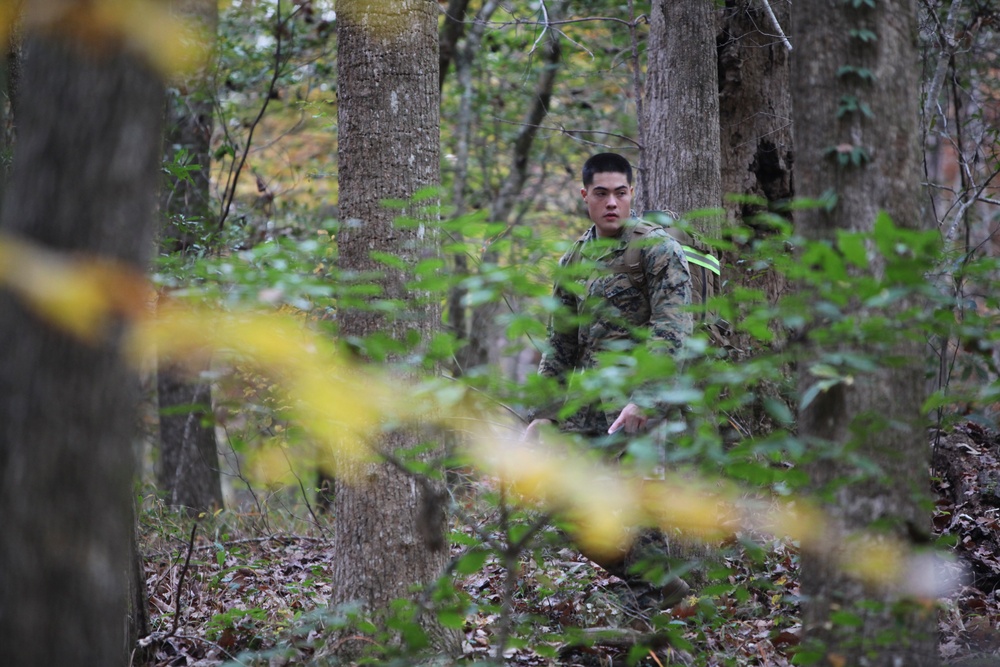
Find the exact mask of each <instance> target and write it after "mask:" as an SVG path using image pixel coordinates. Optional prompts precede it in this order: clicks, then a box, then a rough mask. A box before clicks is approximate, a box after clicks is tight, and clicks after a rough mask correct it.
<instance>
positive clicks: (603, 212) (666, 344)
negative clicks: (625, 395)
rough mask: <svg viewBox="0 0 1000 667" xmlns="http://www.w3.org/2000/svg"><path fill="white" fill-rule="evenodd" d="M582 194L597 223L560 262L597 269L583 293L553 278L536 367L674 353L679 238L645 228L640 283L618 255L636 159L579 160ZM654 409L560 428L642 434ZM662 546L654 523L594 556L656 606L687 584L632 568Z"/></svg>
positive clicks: (680, 338) (684, 322) (586, 415)
mask: <svg viewBox="0 0 1000 667" xmlns="http://www.w3.org/2000/svg"><path fill="white" fill-rule="evenodd" d="M580 194H581V196H582V197H583V200H584V202H585V203H586V205H587V211H588V214H589V216H590V220H591V222H593V226H591V227H590V229H588V230H587V232H586V233H585V234H584V235H583V236H581V237H580V239H579V240H578V241H577V242H576V243H575V244H574V245H573V247H572V248H571V249H570V250H569V251H568V252H567V253H566V254H565V255H564V256H563V258H562V259H561V260H560V266H563V267H566V266H568V265H570V264H573V263H577V262H584V263H585V265H586V266H593V271H591V272H589V275H588V276H586V277H585V278H584V279H582V280H581V282H583V283H584V284H585V286H586V290H585V296H577V294H575V293H574V292H572V291H570V290H568V289H567V288H566V287H565V286H564V285H562V284H560V283H559V282H556V285H555V288H554V294H555V296H556V298H557V299H558V300H559V301H560V303H561V304H562V310H563V316H556V317H554V318H553V320H552V322H550V324H549V334H548V345H547V348H546V350H545V352H544V354H543V356H542V360H541V364H540V365H539V369H538V372H539V374H540V375H542V376H545V377H552V378H557V379H559V380H561V381H563V382H564V383H566V384H567V385H569V384H570V380H571V378H572V375H573V374H574V373H575V372H577V371H583V370H588V369H594V368H596V367H597V366H598V359H597V353H598V352H601V351H602V350H607V349H610V348H613V349H622V347H623V346H625V347H627V345H628V344H629V343H631V344H633V345H638V344H644V345H647V346H649V347H650V348H651V349H656V350H658V351H662V352H664V353H667V354H672V353H674V352H676V351H677V350H678V349H679V348H680V346H681V345H682V344H683V342H684V340H685V338H686V337H687V336H688V335H690V334H691V328H692V321H691V314H690V312H689V311H688V310H687V309H686V308H685V306H688V305H690V304H691V274H690V270H689V268H688V263H687V259H686V258H685V255H684V251H683V250H682V248H681V246H680V244H679V243H677V241H675V240H674V239H673V238H672V237H670V236H669V235H668V234H667V233H666V232H665V231H664V230H663V229H660V228H655V229H651V230H650V231H648V232H647V233H646V234H644V238H643V244H642V248H641V252H640V259H641V264H642V273H643V274H644V276H645V281H644V284H643V285H642V286H638V285H636V284H634V279H633V277H631V276H630V275H629V274H628V272H626V271H624V268H623V265H622V263H621V261H620V260H621V257H622V255H623V254H624V253H625V250H626V248H627V246H628V243H629V239H630V238H631V236H632V235H631V234H630V233H629V229H628V227H629V225H634V224H636V220H635V219H634V218H632V215H631V203H632V195H633V187H632V167H631V165H629V162H628V160H626V159H625V158H624V157H622V156H621V155H617V154H615V153H599V154H597V155H594V156H593V157H591V158H590V159H589V160H587V162H586V163H585V164H584V166H583V188H582V189H581V190H580ZM633 242H635V241H633ZM566 314H568V317H567V316H566ZM640 329H646V330H647V333H648V338H646V340H645V342H642V343H640V341H639V340H638V337H637V336H636V331H637V330H640ZM636 400H638V399H636ZM559 407H560V406H549V407H546V408H541V409H539V410H536V411H535V412H534V413H533V414H532V418H531V421H530V424H529V425H528V427H527V429H526V431H525V436H526V437H527V438H534V437H536V436H537V434H538V430H539V429H540V428H542V427H543V426H544V425H546V424H554V423H555V420H556V417H557V414H558V412H559ZM646 407H647V408H648V407H649V406H646ZM650 416H651V415H650V414H649V413H648V412H647V411H646V410H645V409H644V408H643V407H640V405H638V404H637V402H633V401H630V402H628V403H627V404H626V405H624V406H623V407H621V408H620V409H611V410H608V409H602V407H601V406H596V405H588V406H584V407H583V408H581V409H580V410H578V411H577V412H576V413H574V414H572V415H570V416H568V417H566V418H564V419H563V420H562V421H560V422H558V424H557V425H558V427H559V429H560V430H562V431H566V432H574V433H580V434H582V435H585V436H588V437H592V438H598V437H601V436H606V435H607V434H612V433H616V432H618V431H619V430H621V431H623V432H624V433H625V434H637V433H640V432H642V431H643V430H644V429H645V427H646V425H647V422H648V420H649V418H650ZM661 546H662V539H661V536H659V534H658V533H656V531H642V532H641V534H640V537H639V539H638V540H637V541H636V546H635V547H633V548H632V549H631V550H630V551H629V552H628V553H625V554H623V555H622V558H621V559H619V560H617V561H614V562H608V561H607V559H602V560H603V561H604V562H602V560H598V563H599V564H600V565H602V566H603V567H604V568H605V569H606V570H608V571H609V572H610V573H612V574H615V575H616V576H619V577H620V578H622V579H623V580H624V581H625V582H626V583H627V584H628V586H629V589H631V591H632V592H633V593H634V594H635V595H636V596H637V597H640V598H645V599H646V601H648V600H649V598H650V597H651V596H650V594H651V593H653V595H652V598H654V599H655V601H656V602H657V603H658V604H659V606H662V607H666V606H670V605H672V604H673V603H675V602H677V601H678V600H680V599H681V598H682V597H683V596H684V595H685V594H686V593H687V591H688V587H687V585H686V584H684V582H683V581H681V580H680V579H677V578H673V579H671V580H670V581H668V582H667V583H666V584H665V585H664V586H662V587H659V588H656V589H655V590H654V587H651V586H650V585H649V584H648V583H646V582H645V581H643V580H642V577H641V576H639V575H638V574H637V573H636V572H635V571H634V569H635V568H633V567H632V566H633V565H634V564H636V563H638V562H639V561H641V560H644V559H647V558H649V557H652V558H656V557H657V556H660V555H662V553H661V552H662V549H661Z"/></svg>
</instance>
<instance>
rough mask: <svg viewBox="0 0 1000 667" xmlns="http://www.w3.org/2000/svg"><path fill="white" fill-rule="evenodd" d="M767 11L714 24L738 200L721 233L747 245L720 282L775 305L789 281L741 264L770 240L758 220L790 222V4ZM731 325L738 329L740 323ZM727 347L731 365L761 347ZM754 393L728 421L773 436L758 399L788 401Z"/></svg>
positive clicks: (728, 165)
mask: <svg viewBox="0 0 1000 667" xmlns="http://www.w3.org/2000/svg"><path fill="white" fill-rule="evenodd" d="M770 6H771V8H772V10H773V15H774V18H773V19H772V18H771V14H769V13H768V12H767V11H766V10H765V8H764V4H763V3H762V2H760V1H759V0H738V1H736V2H730V3H727V7H726V9H725V10H724V11H723V12H722V14H721V16H720V23H719V34H718V37H717V44H718V66H719V126H720V138H721V148H722V153H721V154H722V165H721V167H722V192H723V193H724V195H738V196H739V197H738V198H735V199H732V200H729V201H726V202H725V203H724V205H725V207H726V225H727V227H732V228H734V229H738V230H741V231H742V232H749V234H746V238H747V241H746V243H741V244H738V245H737V247H736V249H735V250H733V251H731V252H728V253H722V256H721V257H720V259H721V261H722V265H723V267H724V268H723V280H724V281H725V282H726V285H727V289H726V291H727V292H732V291H733V290H734V289H735V288H738V287H745V288H747V289H751V290H760V291H762V292H763V295H764V298H765V299H766V300H767V303H769V304H774V303H776V302H777V301H778V299H779V298H780V297H781V296H783V295H784V294H785V293H786V292H787V291H788V281H787V280H786V279H785V277H784V276H783V275H782V274H781V273H779V272H777V271H775V270H773V269H772V268H770V267H769V266H761V264H760V263H757V262H750V261H747V256H748V255H749V254H750V253H751V252H753V246H754V245H755V244H756V243H757V242H759V241H760V240H761V239H762V238H764V237H766V236H767V235H768V234H770V233H772V230H771V228H770V227H768V226H762V225H761V224H760V223H759V221H758V220H756V219H755V218H756V216H758V215H760V214H762V213H768V212H771V213H777V214H778V215H785V216H791V212H790V211H789V210H788V208H787V204H788V203H789V202H790V200H791V198H792V196H793V195H794V192H793V189H792V184H793V177H792V157H793V154H792V97H791V87H790V86H791V80H790V69H789V61H790V57H791V52H790V51H789V50H788V48H787V46H788V45H787V43H786V41H785V40H783V39H782V38H781V36H780V35H782V34H783V33H784V32H786V31H787V30H788V28H789V20H790V19H789V3H787V2H771V3H770ZM775 22H777V25H775ZM805 48H806V49H808V47H805ZM750 198H755V199H756V200H757V201H758V202H759V203H757V202H753V201H750ZM728 237H729V238H737V237H738V236H737V235H734V234H729V235H728ZM737 307H738V308H745V307H747V306H744V305H742V304H737ZM749 307H754V306H753V305H751V306H749ZM734 319H735V320H736V321H737V322H738V321H739V319H740V317H739V316H737V317H736V318H734ZM774 328H775V334H776V336H777V340H778V341H783V340H784V338H785V334H786V332H785V330H784V328H782V327H779V326H775V327H774ZM730 342H731V343H732V349H731V350H730V351H729V358H730V359H731V360H732V361H733V362H734V363H740V362H741V361H743V360H745V359H747V358H749V357H752V356H754V355H756V354H759V353H760V352H761V343H760V341H758V340H756V339H754V338H753V337H751V336H750V335H748V334H745V333H742V332H739V331H736V332H733V334H732V335H731V336H730ZM780 344H783V343H780V342H779V345H780ZM788 372H789V373H791V370H789V371H788ZM754 393H755V395H756V396H757V400H755V401H753V402H752V403H751V404H750V405H747V406H746V407H745V408H742V409H741V410H739V412H738V413H736V414H732V415H731V419H732V420H733V421H734V422H735V423H738V424H740V425H741V426H742V427H743V429H744V430H745V431H746V432H749V433H751V434H753V435H756V436H763V435H766V434H767V433H769V432H771V431H772V430H773V429H774V428H775V424H774V421H773V417H772V416H771V413H770V412H768V410H766V409H764V400H763V399H766V398H768V397H772V398H777V399H784V400H787V397H785V396H782V395H781V394H782V389H781V387H780V386H779V385H778V384H777V383H774V382H761V383H760V384H758V385H757V386H756V387H755V388H754Z"/></svg>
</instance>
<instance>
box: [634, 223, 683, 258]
mask: <svg viewBox="0 0 1000 667" xmlns="http://www.w3.org/2000/svg"><path fill="white" fill-rule="evenodd" d="M632 239H633V240H634V241H636V242H638V244H639V245H640V247H641V248H642V253H643V255H647V256H649V255H663V254H666V255H670V254H677V255H683V254H684V249H683V248H682V247H681V244H680V242H678V241H677V239H675V238H674V237H673V235H671V234H670V232H668V231H667V230H666V228H664V227H663V226H662V225H657V224H653V223H649V222H642V221H640V222H639V223H638V224H637V225H636V226H635V228H634V229H633V231H632Z"/></svg>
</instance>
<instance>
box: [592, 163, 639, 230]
mask: <svg viewBox="0 0 1000 667" xmlns="http://www.w3.org/2000/svg"><path fill="white" fill-rule="evenodd" d="M580 194H581V195H582V196H583V201H585V202H587V212H588V213H589V214H590V219H591V221H592V222H593V223H594V226H595V227H597V235H598V236H600V237H602V238H612V237H615V236H618V234H619V232H621V230H622V225H624V224H625V221H626V220H628V216H629V213H630V212H631V209H632V186H631V185H629V183H628V179H627V178H626V177H625V174H618V173H615V172H600V173H597V174H594V180H593V182H592V183H591V184H590V185H589V186H588V187H586V188H582V189H581V190H580Z"/></svg>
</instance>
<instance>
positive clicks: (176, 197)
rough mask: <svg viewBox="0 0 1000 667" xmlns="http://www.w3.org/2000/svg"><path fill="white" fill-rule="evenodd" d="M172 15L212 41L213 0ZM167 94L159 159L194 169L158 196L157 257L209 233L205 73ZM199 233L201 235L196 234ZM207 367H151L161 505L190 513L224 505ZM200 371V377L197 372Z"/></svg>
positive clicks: (188, 4)
mask: <svg viewBox="0 0 1000 667" xmlns="http://www.w3.org/2000/svg"><path fill="white" fill-rule="evenodd" d="M174 3H175V8H174V9H175V12H176V13H177V14H178V15H180V16H183V17H185V18H186V19H188V20H191V21H194V22H197V24H198V25H199V26H200V27H201V28H202V29H203V30H204V32H205V35H206V36H208V37H209V38H214V36H215V33H216V28H217V26H218V22H219V8H218V3H217V2H216V1H215V0H174ZM175 83H176V84H177V85H176V86H175V87H172V88H171V90H170V93H169V95H168V102H167V130H166V135H165V138H164V154H165V157H166V159H167V160H168V161H172V160H173V159H175V158H176V157H177V155H178V154H180V153H181V151H185V152H186V153H187V156H188V158H187V159H188V160H189V161H190V162H189V163H190V164H196V165H198V166H199V167H200V168H199V169H198V170H196V171H193V172H191V173H190V179H189V180H188V179H174V178H169V177H168V179H169V180H168V182H167V183H165V184H164V190H163V194H162V196H161V204H160V209H161V211H162V213H163V216H164V225H163V230H162V232H161V237H160V252H162V253H188V252H197V251H198V250H203V249H204V244H205V243H207V242H208V240H209V239H208V231H207V230H209V229H215V225H214V223H213V217H214V216H213V213H212V206H211V198H210V189H209V188H210V175H211V174H210V168H209V167H210V164H211V150H210V149H211V146H210V144H211V139H212V126H213V115H214V113H215V112H214V101H213V91H212V89H211V85H210V75H209V72H208V71H207V69H206V70H202V71H199V72H196V73H194V74H192V75H190V76H188V77H187V78H186V79H185V80H184V81H177V82H175ZM199 230H200V232H201V233H198V232H199ZM208 370H209V368H208V364H207V363H206V365H205V366H203V367H202V368H200V369H192V368H190V367H188V368H186V369H185V370H184V371H181V370H180V369H179V368H178V367H177V366H175V365H173V364H172V363H171V362H170V361H169V360H166V359H162V358H161V359H160V361H159V364H158V367H157V381H156V389H157V401H158V404H159V414H160V461H159V468H158V471H157V482H158V485H159V488H160V489H161V490H162V491H163V492H164V493H165V497H166V502H167V503H168V504H170V505H172V506H175V507H186V508H188V510H189V511H191V512H193V513H198V512H203V511H206V510H210V509H212V508H214V507H222V482H221V476H220V473H219V456H218V451H217V445H216V441H215V427H214V419H213V413H212V386H211V383H210V382H209V381H208V380H206V379H204V377H203V376H204V375H206V374H207V371H208ZM199 371H200V372H199Z"/></svg>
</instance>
